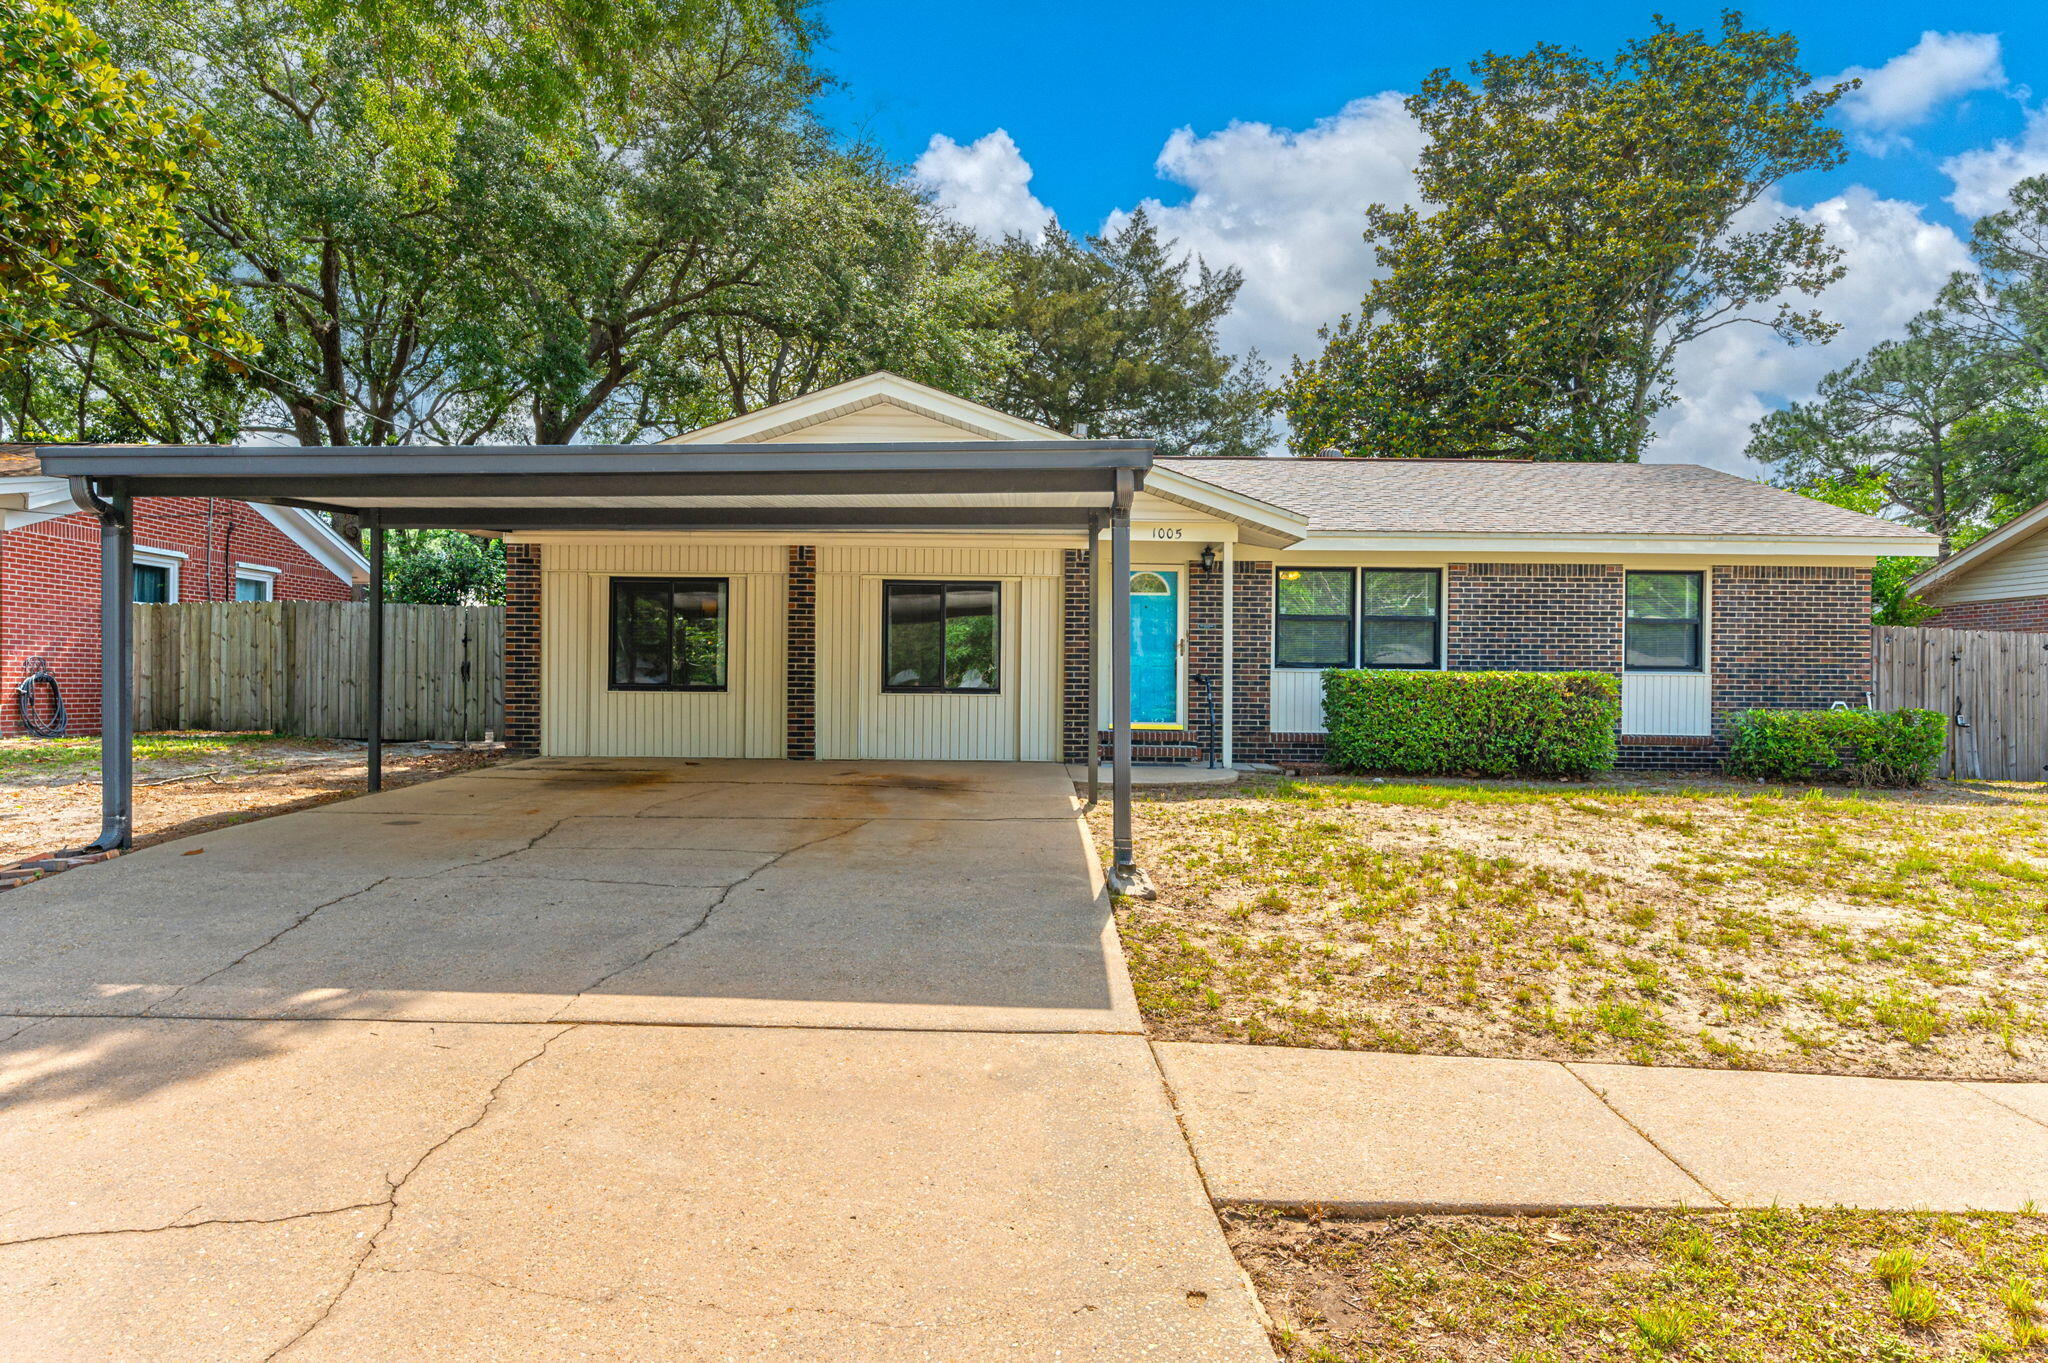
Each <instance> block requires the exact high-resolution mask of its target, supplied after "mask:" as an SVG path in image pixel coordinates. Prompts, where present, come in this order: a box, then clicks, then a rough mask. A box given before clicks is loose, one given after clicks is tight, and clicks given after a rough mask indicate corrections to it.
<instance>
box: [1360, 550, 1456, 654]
mask: <svg viewBox="0 0 2048 1363" xmlns="http://www.w3.org/2000/svg"><path fill="white" fill-rule="evenodd" d="M1358 578H1359V603H1358V665H1359V666H1360V667H1389V668H1434V667H1435V666H1436V665H1437V585H1438V579H1437V574H1436V570H1435V569H1433V568H1366V569H1364V570H1362V571H1361V572H1360V573H1359V575H1358Z"/></svg>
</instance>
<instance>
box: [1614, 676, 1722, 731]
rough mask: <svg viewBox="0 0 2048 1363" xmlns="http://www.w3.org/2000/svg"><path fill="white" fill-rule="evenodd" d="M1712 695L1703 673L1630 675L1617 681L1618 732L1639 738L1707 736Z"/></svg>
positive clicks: (1711, 728)
mask: <svg viewBox="0 0 2048 1363" xmlns="http://www.w3.org/2000/svg"><path fill="white" fill-rule="evenodd" d="M1713 691H1714V682H1713V678H1711V677H1709V676H1708V675H1707V674H1706V673H1704V672H1631V673H1629V674H1627V675H1626V676H1624V677H1623V678H1622V679H1621V731H1622V732H1623V733H1625V734H1629V735H1632V736H1634V737H1639V738H1652V737H1656V738H1672V737H1692V738H1698V737H1704V736H1705V735H1708V734H1711V733H1713V732H1714V714H1713V698H1714V697H1713Z"/></svg>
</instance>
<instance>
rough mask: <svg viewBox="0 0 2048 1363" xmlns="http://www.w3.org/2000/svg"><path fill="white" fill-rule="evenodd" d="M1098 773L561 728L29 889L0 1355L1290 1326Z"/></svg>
mask: <svg viewBox="0 0 2048 1363" xmlns="http://www.w3.org/2000/svg"><path fill="white" fill-rule="evenodd" d="M1073 810H1074V801H1073V798H1072V795H1071V788H1070V786H1069V785H1068V783H1067V781H1066V780H1065V776H1064V773H1063V772H1061V771H1060V770H1059V769H1058V768H1056V767H1051V766H1047V767H1044V768H1032V767H1020V766H1003V765H1000V764H981V765H968V766H937V765H923V764H890V765H882V764H829V763H817V764H777V763H702V764H688V763H648V762H626V763H603V762H578V763H566V762H538V763H528V764H520V765H516V766H511V767H506V768H499V769H494V770H492V771H489V772H486V773H477V774H475V775H472V776H465V777H458V778H452V779H449V780H446V781H442V782H437V783H434V784H433V785H431V786H424V787H416V788H408V789H406V790H403V791H396V792H389V793H387V794H385V795H380V796H376V797H372V798H369V799H364V800H357V801H351V802H349V803H347V804H344V805H339V806H331V807H328V808H325V809H321V810H315V811H309V812H307V813H305V814H300V815H292V816H286V817H282V818H277V819H271V820H266V821H264V822H262V823H259V824H253V825H247V826H244V827H242V828H238V829H231V830H225V831H224V832H222V833H218V834H212V835H208V836H207V837H206V838H203V839H198V840H195V842H194V843H190V844H167V845H165V846H162V847H158V848H152V849H147V850H145V851H143V852H141V853H138V854H136V855H134V856H132V857H127V858H122V859H120V860H119V861H116V862H112V863H108V864H107V865H106V866H104V867H93V868H89V869H88V870H86V871H83V872H76V873H73V874H72V875H69V876H65V877H61V878H59V879H58V880H57V881H55V882H52V883H50V884H48V885H36V886H30V887H28V888H27V889H25V890H17V891H13V892H10V894H9V896H8V897H7V909H6V911H5V912H0V963H4V964H0V1242H6V1243H0V1341H4V1344H0V1355H11V1354H14V1353H17V1352H18V1353H21V1354H22V1355H23V1356H29V1357H34V1358H36V1359H38V1360H43V1359H52V1360H68V1359H81V1360H83V1359H94V1360H98V1359H103V1358H108V1357H119V1358H122V1359H131V1358H132V1359H167V1360H168V1359H191V1360H206V1363H215V1360H227V1361H228V1363H242V1361H244V1360H247V1361H248V1363H255V1360H261V1359H269V1358H283V1359H289V1360H304V1359H385V1358H407V1359H413V1358H419V1359H444V1358H478V1359H483V1358H494V1359H495V1358H505V1357H519V1358H535V1359H540V1358H550V1357H564V1356H574V1357H588V1356H604V1357H618V1358H648V1359H655V1358H661V1359H692V1358H704V1359H714V1358H715V1359H728V1358H748V1357H764V1356H772V1357H780V1358H795V1359H817V1360H821V1361H822V1360H833V1361H834V1363H838V1361H839V1360H845V1359H854V1358H860V1359H906V1360H908V1359H939V1358H943V1359H948V1360H952V1359H960V1360H973V1359H980V1358H998V1357H1000V1358H1016V1357H1062V1358H1067V1359H1103V1360H1111V1359H1116V1360H1121V1359H1129V1358H1158V1359H1171V1360H1182V1359H1187V1360H1208V1359H1214V1360H1219V1363H1221V1361H1223V1360H1240V1359H1245V1360H1257V1359H1269V1358H1270V1357H1271V1354H1270V1350H1269V1349H1268V1347H1267V1345H1266V1343H1265V1339H1264V1335H1263V1331H1262V1329H1261V1327H1260V1325H1259V1322H1258V1317H1257V1314H1256V1310H1255V1308H1254V1305H1253V1303H1252V1302H1251V1299H1250V1297H1249V1294H1248V1292H1247V1290H1246V1288H1245V1286H1244V1283H1243V1280H1242V1278H1241V1277H1240V1275H1239V1274H1238V1273H1237V1271H1236V1268H1235V1265H1234V1264H1233V1263H1232V1261H1231V1260H1230V1257H1229V1254H1228V1251H1227V1249H1226V1248H1225V1246H1224V1244H1223V1241H1222V1238H1221V1235H1220V1233H1219V1232H1218V1230H1217V1228H1216V1225H1215V1222H1214V1220H1213V1217H1212V1216H1211V1214H1210V1212H1209V1209H1208V1205H1207V1201H1206V1198H1205V1197H1204V1195H1203V1192H1202V1189H1201V1186H1200V1183H1199V1181H1198V1180H1197V1177H1196V1175H1195V1171H1194V1167H1193V1164H1192V1162H1191V1160H1190V1159H1189V1158H1188V1155H1187V1151H1186V1147H1185V1145H1184V1144H1183V1142H1182V1140H1181V1137H1180V1134H1179V1131H1178V1128H1177V1126H1176V1124H1175V1121H1174V1118H1173V1115H1172V1113H1171V1111H1170V1109H1169V1107H1168V1105H1167V1102H1166V1098H1165V1094H1164V1093H1163V1091H1162V1089H1161V1087H1160V1084H1159V1081H1158V1075H1157V1071H1156V1068H1155V1067H1154V1066H1153V1064H1152V1061H1151V1059H1150V1055H1149V1052H1148V1051H1147V1049H1146V1045H1145V1042H1144V1041H1143V1039H1142V1037H1141V1036H1140V1035H1139V1034H1138V1023H1137V1014H1136V1010H1135V1007H1134V1005H1133V1003H1132V1001H1131V997H1130V990H1129V983H1128V981H1127V979H1126V978H1125V976H1124V972H1123V969H1122V961H1121V957H1120V955H1119V954H1118V953H1117V950H1116V945H1115V940H1114V936H1113V929H1112V928H1111V926H1110V923H1109V917H1108V912H1107V904H1106V901H1105V900H1104V898H1103V896H1102V894H1101V888H1100V880H1099V874H1098V871H1097V868H1096V867H1095V864H1094V861H1093V857H1092V852H1091V850H1090V848H1089V845H1088V842H1087V839H1086V837H1085V834H1084V833H1083V832H1082V830H1081V829H1080V827H1079V825H1078V823H1077V822H1076V820H1075V818H1074V813H1073ZM999 813H1000V817H998V814H999ZM956 816H957V817H956ZM196 846H203V847H204V849H205V850H204V853H203V855H194V856H185V855H183V853H185V852H188V851H193V850H194V849H195V847H196ZM10 1010H12V1011H13V1015H12V1016H5V1015H6V1014H8V1013H9V1011H10ZM145 1012H146V1013H147V1016H137V1015H138V1014H142V1013H145ZM621 1023H625V1024H663V1025H617V1024H621ZM585 1024H606V1025H585ZM675 1024H685V1025H675ZM1191 1302H1199V1303H1201V1305H1199V1306H1197V1305H1190V1303H1191Z"/></svg>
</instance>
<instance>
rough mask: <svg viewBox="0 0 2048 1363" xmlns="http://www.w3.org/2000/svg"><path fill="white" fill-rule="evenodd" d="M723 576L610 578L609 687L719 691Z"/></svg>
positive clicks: (722, 657) (722, 672)
mask: <svg viewBox="0 0 2048 1363" xmlns="http://www.w3.org/2000/svg"><path fill="white" fill-rule="evenodd" d="M727 595H728V589H727V581H726V579H725V578H722V577H615V578H613V579H612V644H611V655H612V656H611V689H612V690H614V691H723V690H724V689H725V640H726V618H727V615H728V613H729V612H728V611H727V610H726V599H727Z"/></svg>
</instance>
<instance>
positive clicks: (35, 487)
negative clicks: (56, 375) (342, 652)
mask: <svg viewBox="0 0 2048 1363" xmlns="http://www.w3.org/2000/svg"><path fill="white" fill-rule="evenodd" d="M37 448H38V447H37V446H34V445H6V444H0V526H5V527H6V528H7V529H10V530H12V529H18V528H20V527H22V526H26V525H34V524H35V523H36V522H37V521H47V520H54V519H56V518H57V517H60V516H69V515H73V514H75V513H76V512H77V511H78V506H77V504H76V503H74V502H73V501H72V500H71V487H70V484H69V483H67V482H66V481H65V480H64V479H62V478H52V477H46V476H45V475H44V474H43V465H42V461H41V460H40V459H39V458H37V456H36V449H37ZM44 448H48V447H44ZM248 505H249V506H250V507H251V509H253V510H254V511H255V512H256V513H257V514H258V515H260V516H262V517H263V519H265V520H267V521H269V522H270V523H271V524H272V525H273V526H276V527H277V530H278V532H279V533H280V534H282V535H283V536H284V537H285V538H286V539H288V540H290V541H291V542H292V543H294V544H296V545H298V546H299V548H301V549H303V550H305V551H306V553H307V555H308V556H309V557H311V558H312V559H313V561H314V562H316V563H318V564H319V565H320V566H321V567H323V568H325V569H326V570H327V571H328V572H330V573H333V574H334V575H335V576H336V577H338V578H340V579H341V580H342V581H344V582H368V581H369V580H370V563H369V560H368V559H366V558H364V557H363V555H362V551H361V550H360V549H358V548H356V546H355V545H353V544H351V543H350V542H349V541H348V540H347V539H346V538H344V537H343V536H342V535H341V534H340V533H339V532H338V531H336V530H335V528H334V527H333V526H331V525H329V524H328V523H327V518H326V517H324V516H321V515H319V514H318V513H316V512H312V511H306V510H303V509H301V508H299V507H295V506H270V505H267V504H265V503H262V502H251V503H249V504H248Z"/></svg>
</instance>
